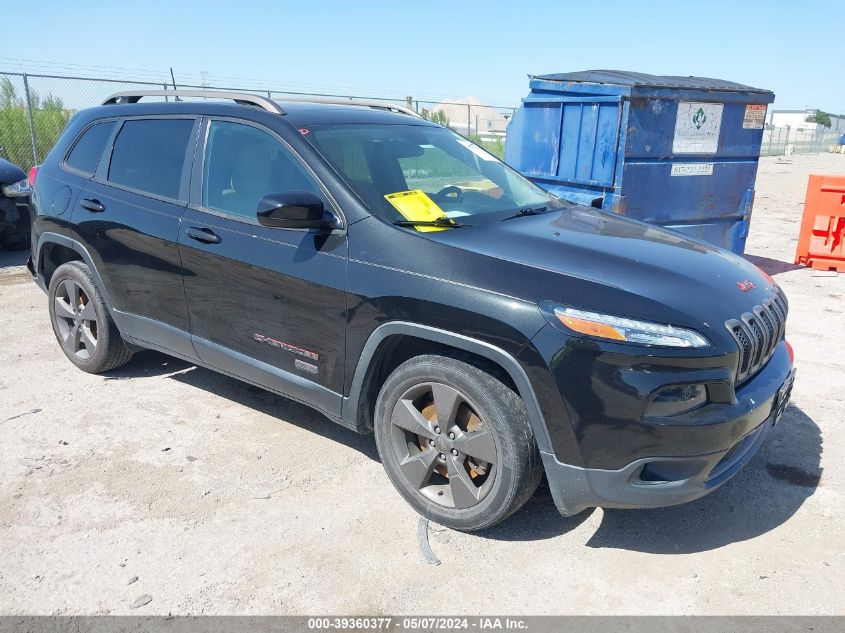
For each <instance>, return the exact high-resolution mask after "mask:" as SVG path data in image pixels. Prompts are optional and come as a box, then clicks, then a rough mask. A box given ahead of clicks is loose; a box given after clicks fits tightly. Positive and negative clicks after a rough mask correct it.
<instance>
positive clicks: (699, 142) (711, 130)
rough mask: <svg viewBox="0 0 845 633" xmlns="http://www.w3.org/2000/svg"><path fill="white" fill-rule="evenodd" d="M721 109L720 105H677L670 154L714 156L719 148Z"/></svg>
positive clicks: (696, 103)
mask: <svg viewBox="0 0 845 633" xmlns="http://www.w3.org/2000/svg"><path fill="white" fill-rule="evenodd" d="M723 108H724V105H723V104H721V103H698V102H694V101H681V102H680V103H678V117H677V118H676V119H675V137H674V138H673V140H672V153H673V154H715V153H716V150H717V149H718V148H719V131H720V130H721V128H722V110H723Z"/></svg>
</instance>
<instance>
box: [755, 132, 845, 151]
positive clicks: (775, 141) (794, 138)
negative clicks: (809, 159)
mask: <svg viewBox="0 0 845 633" xmlns="http://www.w3.org/2000/svg"><path fill="white" fill-rule="evenodd" d="M840 136H842V133H841V132H838V131H835V130H828V129H827V128H823V127H822V128H815V129H809V128H801V129H797V128H791V127H789V126H788V125H787V126H784V127H775V126H771V125H768V126H766V129H765V130H764V131H763V143H762V145H761V146H760V156H783V155H786V154H817V153H819V152H827V151H830V149H831V148H832V147H836V145H837V143H838V142H839V137H840Z"/></svg>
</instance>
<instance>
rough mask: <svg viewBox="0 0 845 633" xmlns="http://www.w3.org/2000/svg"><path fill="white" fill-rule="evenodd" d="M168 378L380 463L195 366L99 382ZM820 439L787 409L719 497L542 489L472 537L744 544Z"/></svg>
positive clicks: (790, 490) (297, 409) (346, 435)
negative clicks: (575, 535)
mask: <svg viewBox="0 0 845 633" xmlns="http://www.w3.org/2000/svg"><path fill="white" fill-rule="evenodd" d="M166 374H171V376H170V377H171V378H172V379H173V380H177V381H179V382H181V383H183V384H186V385H190V386H192V387H195V388H197V389H202V390H204V391H207V392H209V393H211V394H214V395H215V396H218V397H222V398H226V399H227V400H230V401H232V402H236V403H238V404H240V405H242V406H244V407H247V408H249V409H252V410H253V411H258V412H260V413H264V414H266V415H269V416H273V417H276V418H278V419H279V424H285V423H289V424H294V425H296V426H298V427H300V428H303V429H305V430H307V431H310V432H313V433H317V434H318V435H321V436H323V437H325V438H327V439H330V440H332V441H335V442H340V443H343V444H345V445H347V446H349V447H351V448H354V449H355V450H357V451H359V452H360V453H361V454H363V455H365V456H367V457H369V458H370V459H372V460H374V461H378V454H377V452H376V448H375V442H374V441H373V439H372V436H369V435H360V434H358V433H355V432H354V431H351V430H348V429H346V428H344V427H341V426H339V425H338V424H336V423H334V422H332V421H331V420H329V419H328V418H326V417H325V416H323V415H322V414H320V413H318V412H317V411H315V410H313V409H311V408H310V407H306V406H305V405H301V404H299V403H297V402H294V401H293V400H289V399H287V398H284V397H282V396H278V395H276V394H273V393H271V392H269V391H266V390H264V389H261V388H259V387H255V386H252V385H249V384H247V383H244V382H242V381H240V380H236V379H234V378H229V377H228V376H224V375H222V374H218V373H216V372H213V371H211V370H208V369H204V368H201V367H196V366H194V365H192V364H190V363H187V362H185V361H181V360H178V359H175V358H172V357H170V356H165V355H164V354H159V353H158V352H152V351H144V352H140V353H138V354H137V355H136V356H135V358H134V359H133V361H132V362H131V363H130V364H128V365H126V366H125V367H122V368H121V369H119V370H116V371H113V372H110V374H109V376H108V377H107V379H109V380H120V379H125V378H138V377H149V376H156V375H166ZM821 452H822V438H821V432H820V430H819V427H818V426H817V425H816V423H815V422H814V421H813V420H812V419H811V418H810V417H809V416H807V415H806V414H805V413H804V412H803V411H801V409H799V408H798V407H796V406H795V405H790V406H789V407H788V408H787V410H786V412H785V413H784V416H783V418H782V420H781V422H780V423H779V424H778V425H777V427H775V428H774V429H773V430H772V431H771V432H770V433H769V435H768V437H767V438H766V441H765V443H764V444H763V447H762V449H761V451H760V453H759V454H758V455H756V456H754V458H752V460H751V461H750V462H749V463H748V464H747V465H746V466H745V467H744V468H743V469H742V470H740V471H739V473H737V475H736V476H735V477H734V478H733V479H731V480H730V481H728V482H727V483H726V484H725V485H723V486H722V487H721V488H719V489H718V490H716V491H714V492H713V493H711V494H709V495H708V496H706V497H704V498H702V499H699V500H697V501H693V502H691V503H688V504H684V505H680V506H673V507H668V508H658V509H653V510H610V509H608V510H587V511H585V512H582V513H580V514H578V515H577V516H574V517H562V516H560V514H558V512H557V509H556V508H555V505H554V502H553V501H552V497H551V492H550V491H549V488H548V485H547V483H546V482H545V481H544V482H543V483H542V484H541V486H540V488H539V489H538V490H537V493H536V494H535V495H534V496H533V497H532V498H531V499H530V500H529V501H528V503H526V504H525V506H523V508H522V509H521V510H519V511H518V512H517V513H516V514H515V515H514V516H512V517H511V518H510V519H508V520H507V521H505V522H503V523H501V524H499V525H498V526H496V527H494V528H492V529H489V530H486V531H484V532H481V533H478V536H479V537H481V538H488V539H493V540H501V541H533V540H541V539H548V538H554V537H557V536H561V535H563V534H566V533H567V532H569V531H571V530H574V529H575V528H577V527H578V526H579V525H581V524H582V523H583V522H584V521H586V520H587V519H588V518H589V517H590V516H591V514H592V513H593V512H601V513H602V519H601V524H600V525H599V527H598V529H597V530H596V531H595V532H594V533H593V535H592V536H591V537H590V539H589V540H588V542H587V546H589V547H596V548H600V547H607V548H619V549H628V550H635V551H641V552H651V553H661V554H683V553H689V552H701V551H707V550H711V549H715V548H718V547H722V546H724V545H727V544H729V543H734V542H738V541H744V540H747V539H751V538H754V537H756V536H759V535H761V534H765V533H766V532H768V531H770V530H772V529H774V528H776V527H778V526H779V525H781V524H782V523H784V522H785V521H787V520H788V519H789V518H790V517H791V516H792V515H793V514H795V513H796V512H797V511H798V509H799V508H800V507H801V505H802V504H803V503H804V501H805V500H806V499H807V498H808V497H809V496H810V495H812V494H813V492H814V491H815V489H816V487H818V485H819V484H820V480H821V475H822V471H821Z"/></svg>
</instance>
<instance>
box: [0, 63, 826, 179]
mask: <svg viewBox="0 0 845 633" xmlns="http://www.w3.org/2000/svg"><path fill="white" fill-rule="evenodd" d="M172 88H173V85H172V84H171V83H167V82H160V83H159V82H155V81H140V80H138V81H136V80H120V79H111V78H97V77H73V76H63V75H45V74H28V73H12V72H2V71H0V158H5V159H6V160H9V161H11V162H13V163H15V164H17V165H19V166H21V167H22V168H24V169H29V168H30V167H31V166H32V165H36V164H38V163H39V162H41V161H42V160H43V159H44V157H45V156H46V155H47V152H48V151H50V148H51V147H52V146H53V144H54V143H55V142H56V139H57V138H58V137H59V134H60V133H61V131H62V128H63V127H64V125H65V123H67V121H68V119H69V118H70V117H71V115H73V113H74V112H76V111H77V110H81V109H82V108H87V107H91V106H94V105H98V104H100V103H102V101H103V99H104V98H105V97H107V96H108V95H110V94H112V93H115V92H122V91H127V90H139V89H146V90H161V89H163V90H168V89H172ZM179 88H189V89H200V90H202V89H206V90H228V91H232V92H249V93H254V94H261V95H267V96H268V97H269V98H271V99H278V100H280V101H284V100H285V99H286V98H287V99H290V98H307V97H321V98H332V99H350V100H354V99H365V100H368V101H375V102H383V103H385V104H390V103H392V104H397V105H402V106H405V107H408V108H411V109H413V110H415V111H416V112H418V113H419V114H421V115H422V116H424V117H425V118H427V119H431V120H433V121H435V122H437V123H440V124H442V125H446V126H448V127H450V128H452V129H453V130H455V131H456V132H459V133H461V134H463V135H464V136H467V137H469V138H471V139H472V140H474V141H475V142H476V143H478V144H480V145H482V146H483V147H485V148H486V149H487V150H489V151H490V152H492V153H493V154H495V155H497V156H499V157H504V148H505V138H506V135H507V126H508V123H509V121H510V120H511V118H512V117H513V114H514V112H515V111H516V108H515V107H512V106H491V105H486V104H484V103H481V102H480V101H472V102H459V101H453V100H448V99H447V100H444V101H425V100H419V99H415V98H414V97H413V96H408V97H405V98H401V99H396V98H389V97H361V96H355V95H341V94H328V93H306V92H292V91H289V90H277V89H275V88H273V87H272V86H271V87H261V86H255V87H252V88H248V87H244V86H240V87H237V88H232V87H229V86H210V85H188V84H180V85H179ZM839 136H840V133H839V132H835V131H831V130H827V129H825V128H817V129H809V128H801V129H798V128H789V127H772V126H767V128H766V129H765V131H764V133H763V143H762V146H761V148H760V154H761V155H762V156H777V155H783V154H792V153H795V154H799V153H814V152H825V151H828V149H829V148H830V147H832V146H835V145H836V143H837V142H838V140H839Z"/></svg>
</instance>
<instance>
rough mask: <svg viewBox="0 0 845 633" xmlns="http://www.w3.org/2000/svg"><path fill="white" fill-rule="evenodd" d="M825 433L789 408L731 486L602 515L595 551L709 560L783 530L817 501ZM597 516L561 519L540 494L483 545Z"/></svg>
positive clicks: (562, 529) (541, 534) (540, 534)
mask: <svg viewBox="0 0 845 633" xmlns="http://www.w3.org/2000/svg"><path fill="white" fill-rule="evenodd" d="M821 452H822V438H821V432H820V430H819V427H818V426H817V425H816V423H815V422H813V420H812V419H810V418H809V417H808V416H807V415H805V414H804V412H803V411H801V410H800V409H799V408H798V407H796V406H794V405H790V406H789V407H788V408H787V410H786V413H785V414H784V416H783V418H782V420H781V422H780V423H779V424H778V426H777V427H775V428H774V429H773V430H772V431H771V432H770V433H769V435H768V437H767V438H766V442H765V443H764V445H763V448H762V450H761V451H760V453H759V454H758V455H756V456H754V458H752V460H751V461H750V462H749V463H748V464H747V465H746V466H745V468H743V469H742V470H740V472H739V473H737V475H736V476H735V477H734V478H733V479H732V480H730V481H728V482H727V483H726V484H725V485H724V486H722V487H721V488H719V489H718V490H715V491H714V492H713V493H711V494H709V495H708V496H706V497H704V498H702V499H699V500H697V501H693V502H691V503H687V504H684V505H679V506H673V507H668V508H658V509H654V510H595V512H602V520H601V524H600V525H599V527H598V529H597V530H596V531H595V532H594V533H593V535H592V536H591V537H590V539H589V541H588V542H587V546H589V547H597V548H599V547H607V548H618V549H627V550H634V551H640V552H650V553H660V554H685V553H690V552H702V551H707V550H711V549H715V548H718V547H722V546H724V545H728V544H729V543H735V542H738V541H745V540H748V539H751V538H754V537H756V536H760V535H761V534H765V533H766V532H769V531H770V530H773V529H774V528H776V527H778V526H779V525H781V524H782V523H784V522H785V521H787V520H788V519H789V518H790V517H791V516H792V515H793V514H795V513H796V512H797V511H798V509H799V508H800V507H801V505H802V504H803V503H804V501H805V500H806V499H807V498H808V497H809V496H810V495H812V494H813V492H814V491H815V489H816V487H817V486H818V485H819V482H820V479H821V474H822V473H821V465H820V464H821ZM589 515H590V511H587V512H584V513H582V514H579V515H577V516H574V517H569V518H566V517H561V516H559V515H558V514H557V511H556V510H555V507H554V504H553V502H552V499H551V494H550V493H549V491H548V488H541V489H540V490H539V491H538V494H537V495H535V496H534V498H532V499H531V500H530V501H529V502H528V503H527V504H526V505H525V506H524V507H523V508H522V510H520V511H519V512H518V513H517V514H515V515H514V516H513V517H511V518H510V519H509V520H507V521H505V522H504V523H501V524H499V525H498V526H496V527H495V528H493V529H491V530H487V531H486V532H484V533H481V534H479V536H482V537H484V538H491V539H497V540H506V541H515V540H518V541H524V540H538V539H545V538H552V537H555V536H559V535H561V534H565V533H567V532H569V531H570V530H573V529H574V528H576V527H577V526H578V525H580V524H581V523H582V522H583V521H585V520H586V519H587V517H588V516H589Z"/></svg>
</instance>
